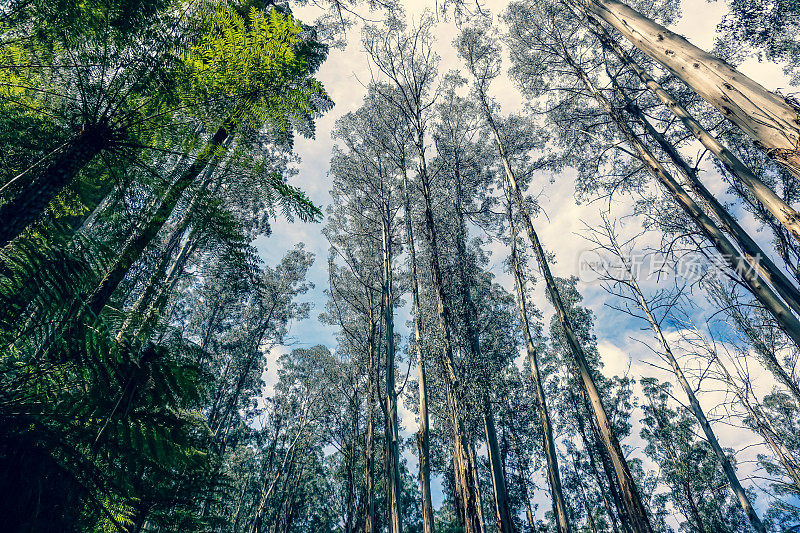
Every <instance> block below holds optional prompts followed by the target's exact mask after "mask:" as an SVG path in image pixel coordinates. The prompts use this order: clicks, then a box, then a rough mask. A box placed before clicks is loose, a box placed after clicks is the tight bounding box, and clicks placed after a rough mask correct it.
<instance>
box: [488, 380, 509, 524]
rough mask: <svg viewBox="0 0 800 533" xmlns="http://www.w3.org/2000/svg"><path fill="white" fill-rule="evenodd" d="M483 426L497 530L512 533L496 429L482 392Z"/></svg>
mask: <svg viewBox="0 0 800 533" xmlns="http://www.w3.org/2000/svg"><path fill="white" fill-rule="evenodd" d="M483 428H484V431H485V433H486V448H487V450H488V455H489V469H490V470H491V473H492V487H494V511H495V520H496V522H497V530H498V531H499V532H500V533H513V531H514V523H513V521H512V520H511V511H510V510H509V504H508V491H507V488H506V478H505V475H504V473H503V467H502V464H501V461H500V447H499V446H498V443H497V429H496V428H495V425H494V416H493V415H492V411H491V405H490V403H489V396H488V394H484V397H483Z"/></svg>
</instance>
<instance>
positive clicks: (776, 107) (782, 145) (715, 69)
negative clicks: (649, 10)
mask: <svg viewBox="0 0 800 533" xmlns="http://www.w3.org/2000/svg"><path fill="white" fill-rule="evenodd" d="M570 1H571V2H572V3H573V4H574V5H576V6H578V7H579V8H582V9H585V10H587V11H588V12H590V13H591V14H593V15H594V16H596V17H597V18H599V19H602V20H604V21H605V22H607V23H608V24H610V25H611V26H612V27H614V28H615V29H616V30H617V31H619V32H620V33H621V34H622V35H623V36H625V38H626V39H628V40H629V41H630V42H631V44H633V45H634V46H635V47H636V48H638V49H639V50H641V51H642V52H644V53H645V54H647V55H648V56H649V57H651V58H652V59H654V60H656V61H658V62H659V63H660V64H661V65H663V66H664V67H666V68H667V70H669V71H670V72H671V73H672V74H673V75H674V76H675V77H677V78H678V79H680V80H681V81H683V82H684V83H685V84H686V85H688V86H689V87H690V88H691V89H692V90H694V91H695V92H696V93H697V94H698V95H699V96H700V97H702V98H703V99H704V100H706V101H707V102H708V103H710V104H711V105H713V106H714V107H715V108H717V109H718V110H719V111H720V112H721V113H722V114H723V116H725V117H726V118H727V119H728V120H730V121H731V122H733V123H734V124H736V125H737V126H738V127H739V128H741V129H742V131H744V132H745V133H746V134H747V135H749V136H750V138H752V139H753V141H754V143H755V144H756V145H757V146H759V147H760V148H761V149H762V150H764V151H765V152H766V154H767V155H768V156H770V157H771V158H772V159H774V160H775V161H777V162H778V163H780V164H781V165H783V166H784V167H786V169H788V170H789V171H790V172H792V173H793V174H794V175H795V176H797V177H800V151H798V147H800V113H798V108H797V107H796V106H795V105H794V104H792V103H790V102H789V101H788V100H787V99H786V98H784V97H782V96H780V95H777V94H775V93H772V92H770V91H768V90H766V89H765V88H764V87H762V86H761V85H759V84H758V83H756V82H755V81H753V80H751V79H750V78H748V77H747V76H745V75H743V74H742V73H741V72H739V71H737V70H736V69H734V68H733V67H732V66H731V65H729V64H728V63H726V62H725V61H723V60H722V59H720V58H718V57H716V56H714V55H712V54H709V53H708V52H706V51H704V50H701V49H700V48H698V47H696V46H694V45H693V44H691V43H690V42H689V41H687V40H686V39H685V38H683V37H681V36H680V35H677V34H675V33H673V32H671V31H670V30H668V29H667V28H665V27H664V26H662V25H660V24H658V23H656V22H654V21H652V20H650V19H649V18H647V17H645V16H644V15H642V14H641V13H639V12H637V11H635V10H634V9H631V8H630V7H628V6H627V5H625V4H623V3H622V2H619V1H618V0H570ZM795 222H797V221H795Z"/></svg>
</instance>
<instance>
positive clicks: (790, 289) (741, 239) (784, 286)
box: [626, 97, 800, 315]
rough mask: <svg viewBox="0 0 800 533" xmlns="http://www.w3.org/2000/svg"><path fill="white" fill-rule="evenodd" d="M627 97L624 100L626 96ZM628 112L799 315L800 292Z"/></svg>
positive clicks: (637, 112)
mask: <svg viewBox="0 0 800 533" xmlns="http://www.w3.org/2000/svg"><path fill="white" fill-rule="evenodd" d="M626 98H627V97H626ZM628 103H629V106H628V109H629V110H630V112H631V113H632V114H633V115H634V116H635V117H636V118H637V119H638V120H639V122H640V123H641V124H642V126H644V128H645V131H647V133H648V134H649V135H650V136H651V137H653V138H654V139H655V140H656V142H658V145H659V146H661V148H662V149H663V150H664V152H666V154H667V155H668V156H669V158H670V160H671V161H672V162H673V163H674V164H675V166H676V167H677V168H678V169H679V170H680V171H681V173H682V174H683V175H684V177H685V178H686V180H687V182H688V183H689V186H690V187H691V188H692V190H693V191H694V192H695V193H696V194H697V195H698V196H699V197H700V200H701V201H702V202H703V203H704V204H705V205H706V207H707V208H708V210H709V211H711V212H712V213H713V214H714V215H715V216H716V217H717V220H719V221H720V224H721V226H722V228H723V229H724V230H725V231H726V232H727V233H728V235H730V236H731V237H732V238H733V240H734V241H736V244H738V245H739V249H740V250H742V253H743V254H744V256H745V257H746V258H747V259H748V261H749V262H750V264H751V265H752V266H753V267H754V268H756V269H758V273H759V274H761V276H762V277H763V278H764V279H765V280H766V281H767V282H768V283H770V284H771V285H772V287H773V288H774V289H775V292H777V293H778V294H779V295H780V296H781V298H783V301H784V302H786V304H787V305H788V306H789V307H791V308H792V310H793V311H794V312H795V313H797V314H798V315H800V291H798V290H797V287H795V286H794V284H793V283H792V282H791V281H789V279H788V278H787V277H786V276H785V275H784V274H783V272H781V271H780V269H778V267H777V266H776V265H775V263H773V262H772V260H771V259H770V258H769V256H767V254H765V253H764V251H763V250H761V247H759V246H758V244H756V242H755V241H754V240H753V239H752V238H751V237H750V236H749V235H748V234H747V232H745V230H744V228H742V227H741V226H740V225H739V223H738V222H737V221H736V219H734V218H733V217H732V216H731V215H730V214H729V213H728V211H727V210H726V209H725V208H724V207H723V206H722V204H720V203H719V202H718V201H717V199H716V198H714V196H713V195H712V194H711V193H710V192H709V190H708V189H706V188H705V186H704V185H703V184H702V183H701V182H700V180H699V179H698V177H697V172H696V171H695V170H694V169H693V168H692V167H691V166H689V164H688V163H687V162H686V160H684V159H683V157H682V156H681V155H680V154H679V153H678V151H677V150H676V149H675V147H674V146H673V145H672V144H671V143H670V142H669V141H667V140H666V139H665V138H664V136H663V135H661V133H659V132H658V130H656V129H655V127H653V125H652V124H651V123H650V121H649V120H647V117H646V116H645V115H644V113H643V112H642V110H641V109H640V108H639V107H638V106H637V105H635V104H633V103H632V102H628Z"/></svg>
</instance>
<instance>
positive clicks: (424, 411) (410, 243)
mask: <svg viewBox="0 0 800 533" xmlns="http://www.w3.org/2000/svg"><path fill="white" fill-rule="evenodd" d="M403 195H404V201H405V223H406V239H407V241H406V246H407V248H408V254H409V259H410V263H411V305H412V308H411V314H412V315H413V316H414V346H415V350H416V355H417V384H418V386H419V431H418V432H417V448H418V449H419V484H420V494H421V495H422V531H423V533H433V531H434V524H433V502H432V500H431V464H430V431H429V429H428V423H429V416H428V382H427V374H426V369H425V354H424V353H423V351H422V316H421V315H420V304H419V280H418V278H417V252H416V249H415V246H414V230H413V227H412V224H411V198H410V194H409V191H408V177H407V176H406V172H405V168H404V169H403Z"/></svg>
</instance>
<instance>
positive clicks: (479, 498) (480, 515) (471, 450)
mask: <svg viewBox="0 0 800 533" xmlns="http://www.w3.org/2000/svg"><path fill="white" fill-rule="evenodd" d="M469 453H470V457H472V464H473V465H475V468H473V470H472V482H473V483H474V484H475V497H476V499H477V502H478V503H477V507H478V521H479V522H480V524H481V531H486V530H487V529H488V528H489V527H488V526H489V524H487V523H486V515H485V513H484V510H485V509H484V507H483V496H482V495H481V484H480V480H479V479H478V452H477V451H476V450H475V441H474V440H470V443H469Z"/></svg>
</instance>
